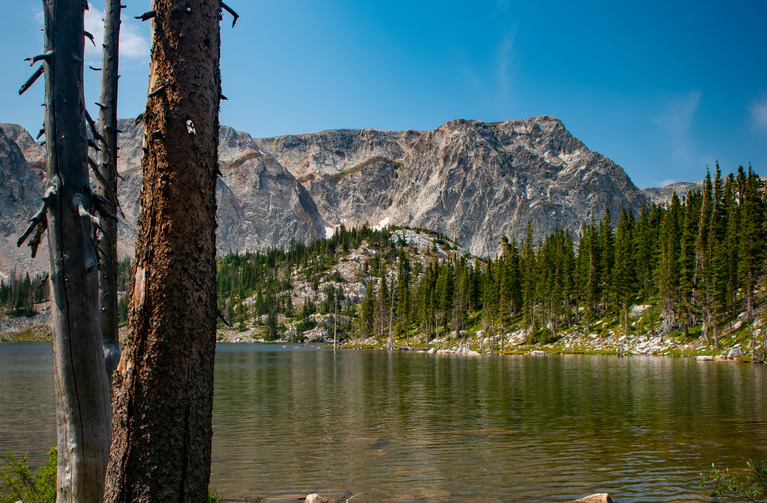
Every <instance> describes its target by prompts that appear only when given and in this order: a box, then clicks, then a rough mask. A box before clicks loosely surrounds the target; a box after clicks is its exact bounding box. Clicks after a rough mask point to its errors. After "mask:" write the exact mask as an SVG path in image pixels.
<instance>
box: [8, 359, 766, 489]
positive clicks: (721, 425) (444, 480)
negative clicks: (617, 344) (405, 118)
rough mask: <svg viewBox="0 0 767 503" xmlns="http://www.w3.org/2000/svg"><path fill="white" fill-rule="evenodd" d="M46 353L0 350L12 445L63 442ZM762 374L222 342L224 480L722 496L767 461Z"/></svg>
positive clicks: (638, 362)
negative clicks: (713, 479)
mask: <svg viewBox="0 0 767 503" xmlns="http://www.w3.org/2000/svg"><path fill="white" fill-rule="evenodd" d="M50 359H51V354H50V346H46V345H9V344H5V345H0V449H14V450H17V451H31V452H32V459H33V461H35V460H37V461H35V462H39V461H42V456H43V455H44V453H45V448H46V447H47V446H48V445H49V444H50V442H51V441H52V440H53V438H54V436H55V431H54V425H53V422H54V419H53V414H54V411H53V378H52V373H51V361H50ZM766 370H767V369H765V368H764V367H753V366H749V365H736V364H718V363H709V362H706V363H699V362H696V361H694V360H688V359H670V358H669V359H664V358H651V357H631V358H615V357H600V356H592V357H583V356H580V357H579V356H552V357H541V358H530V357H503V358H501V357H478V358H471V357H469V358H466V357H461V356H454V355H426V354H412V353H411V354H407V353H395V354H388V353H384V352H364V351H339V352H336V353H333V352H332V351H330V350H326V349H316V348H296V347H282V346H278V345H274V346H264V345H261V346H258V345H256V346H251V345H226V346H219V348H218V353H217V358H216V383H215V386H216V387H215V402H214V441H213V443H214V448H213V468H212V470H213V484H214V485H215V486H216V488H217V489H218V491H219V493H221V494H223V495H225V496H227V497H231V498H239V499H244V498H245V497H246V496H247V495H253V494H267V495H269V497H270V498H269V500H270V501H278V500H281V499H282V500H286V499H289V498H291V497H292V496H295V495H300V494H306V493H309V492H320V493H322V494H324V495H330V496H333V497H334V498H335V499H336V500H338V501H344V500H345V499H348V498H350V497H352V496H354V499H353V500H352V501H353V502H354V503H365V502H372V501H424V502H439V501H461V502H470V501H505V502H507V501H530V502H533V501H564V500H567V499H568V498H575V497H580V496H584V495H587V494H591V493H594V492H599V491H607V492H611V493H613V494H615V495H616V496H617V498H616V499H617V500H618V501H648V502H649V501H709V500H710V498H708V497H707V496H706V494H705V492H704V491H702V490H701V488H699V487H698V485H697V484H698V481H699V478H700V477H699V475H698V473H699V472H700V471H701V470H702V469H705V468H706V467H707V466H709V465H710V463H711V462H712V461H716V462H717V463H723V464H730V465H738V466H739V465H741V464H742V462H743V459H744V458H745V457H748V456H751V457H761V458H767V452H766V451H767V385H766V384H765V378H767V372H766Z"/></svg>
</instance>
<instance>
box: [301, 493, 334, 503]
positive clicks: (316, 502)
mask: <svg viewBox="0 0 767 503" xmlns="http://www.w3.org/2000/svg"><path fill="white" fill-rule="evenodd" d="M304 503H330V502H329V501H328V500H327V499H325V498H323V497H322V496H320V495H319V494H310V495H309V496H307V497H306V501H304Z"/></svg>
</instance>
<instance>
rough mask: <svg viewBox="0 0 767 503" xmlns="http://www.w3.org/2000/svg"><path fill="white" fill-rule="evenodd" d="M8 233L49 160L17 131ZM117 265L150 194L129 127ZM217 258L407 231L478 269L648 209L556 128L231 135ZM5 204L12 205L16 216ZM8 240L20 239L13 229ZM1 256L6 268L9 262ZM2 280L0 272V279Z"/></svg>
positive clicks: (35, 195)
mask: <svg viewBox="0 0 767 503" xmlns="http://www.w3.org/2000/svg"><path fill="white" fill-rule="evenodd" d="M2 128H3V132H4V133H3V136H2V137H0V148H2V150H1V151H0V169H3V170H4V171H3V173H7V176H3V180H0V183H5V184H6V185H7V188H3V190H2V192H1V194H2V198H3V199H2V201H1V202H0V204H3V205H5V206H3V208H2V209H3V210H4V211H3V212H2V216H3V221H2V222H3V224H2V225H4V227H2V230H3V232H5V233H6V235H10V234H12V233H13V232H17V231H16V230H14V229H18V228H20V227H22V226H23V220H24V219H25V218H28V216H29V215H30V214H31V213H30V212H34V206H35V205H36V204H37V201H38V200H39V194H40V191H41V190H42V184H41V170H42V166H43V163H44V150H43V149H42V147H40V145H39V144H37V143H35V141H34V140H33V139H32V138H31V136H30V135H29V134H28V133H26V132H25V131H24V130H23V129H21V128H20V127H18V126H2ZM119 128H120V130H121V131H122V132H121V134H120V136H119V145H120V150H119V163H118V164H119V166H118V168H119V171H120V173H121V177H122V178H121V179H120V180H119V182H118V186H119V190H118V192H119V195H120V203H121V208H122V213H123V215H124V217H122V216H121V222H120V231H119V241H120V245H119V248H120V253H121V254H122V255H132V250H133V246H134V244H135V239H136V227H137V225H138V224H137V222H138V213H139V204H138V202H139V195H140V191H141V180H142V177H141V158H142V156H143V153H144V146H143V142H144V138H143V136H144V131H143V125H142V124H141V123H138V124H136V123H135V121H133V120H122V121H120V124H119ZM219 159H220V171H221V176H220V178H219V182H218V188H217V193H218V228H217V247H218V252H219V255H225V254H227V253H229V252H243V251H247V250H250V251H255V250H262V251H263V250H267V249H270V248H274V247H283V248H287V247H289V246H290V244H291V243H292V242H304V243H308V242H311V241H313V240H315V239H319V238H321V237H324V236H326V235H328V234H330V233H332V232H333V229H334V228H335V227H336V226H339V225H342V224H343V225H345V226H346V227H347V228H348V227H353V226H359V225H362V224H364V223H367V224H368V225H371V226H375V225H380V224H384V225H387V224H388V225H405V226H411V227H422V228H427V229H431V230H435V231H438V232H441V233H443V234H446V235H447V236H449V237H451V238H454V239H455V240H457V241H458V242H459V243H461V244H462V245H463V246H464V248H466V249H467V250H468V251H470V252H471V253H473V254H476V255H480V256H493V255H495V253H496V252H497V250H498V243H499V242H500V240H501V237H502V236H504V235H505V236H508V237H509V238H514V239H516V240H517V241H521V240H522V239H524V235H525V230H526V226H527V223H528V222H530V223H531V225H532V228H533V232H534V235H535V237H536V238H541V237H543V236H545V235H547V234H548V233H550V232H552V231H553V230H554V229H556V228H566V229H569V230H571V231H574V232H576V231H577V230H578V229H579V227H580V225H581V223H582V222H583V221H584V220H586V219H590V218H591V217H592V216H593V217H594V218H596V219H600V218H602V216H603V215H604V213H605V210H609V211H610V213H611V215H612V217H613V219H614V222H617V219H618V216H619V215H620V212H621V210H622V209H624V208H626V209H630V210H632V211H638V210H639V209H640V208H641V205H642V204H643V203H647V202H648V201H649V197H648V195H646V194H643V193H642V192H640V191H639V190H638V189H637V187H636V186H635V185H634V184H633V183H632V182H631V180H630V179H629V177H628V176H627V175H626V173H625V172H624V171H623V170H622V169H621V168H620V166H618V165H617V164H615V163H614V162H612V161H611V160H609V159H607V158H606V157H604V156H602V155H601V154H599V153H597V152H594V151H591V150H589V149H588V148H587V147H586V146H585V145H584V144H583V143H582V142H581V141H579V140H578V139H576V138H574V137H573V136H572V135H571V134H570V133H569V132H568V131H567V130H566V129H565V127H564V125H563V124H562V123H561V122H560V121H559V120H558V119H556V118H554V117H549V116H540V117H534V118H531V119H527V120H521V121H506V122H498V123H492V124H489V123H483V122H479V121H466V120H456V121H452V122H448V123H447V124H444V125H443V126H441V127H439V128H437V129H436V130H434V131H412V130H408V131H379V130H374V129H358V130H333V131H323V132H319V133H311V134H304V135H291V136H280V137H274V138H260V139H253V138H251V137H250V135H248V134H247V133H244V132H240V131H235V130H234V129H232V128H229V127H226V126H222V127H221V129H220V131H219ZM9 197H13V198H15V200H14V201H15V202H14V201H11V200H10V199H9ZM11 227H12V228H11ZM6 241H7V243H6V242H4V244H3V250H2V254H4V255H3V256H2V257H0V258H2V262H0V267H7V265H4V264H12V263H15V262H14V261H16V262H18V261H19V260H21V258H20V257H21V255H22V254H10V252H9V250H10V248H11V246H10V244H9V243H10V238H9V239H6ZM0 270H4V269H1V268H0Z"/></svg>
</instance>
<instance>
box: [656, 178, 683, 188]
mask: <svg viewBox="0 0 767 503" xmlns="http://www.w3.org/2000/svg"><path fill="white" fill-rule="evenodd" d="M678 181H679V180H677V179H676V178H666V179H665V180H661V181H660V182H658V187H665V186H666V185H671V184H672V183H676V182H678Z"/></svg>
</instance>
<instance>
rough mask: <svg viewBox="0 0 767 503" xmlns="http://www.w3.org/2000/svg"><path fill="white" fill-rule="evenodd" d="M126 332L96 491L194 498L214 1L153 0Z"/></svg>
mask: <svg viewBox="0 0 767 503" xmlns="http://www.w3.org/2000/svg"><path fill="white" fill-rule="evenodd" d="M154 10H155V12H156V16H155V18H154V33H153V43H152V63H151V73H150V80H149V97H148V99H147V109H146V112H145V114H144V121H145V124H146V134H145V153H144V160H143V170H144V182H143V188H142V191H141V213H140V230H139V239H138V242H137V245H136V257H135V258H136V260H135V265H134V275H133V284H132V287H131V307H130V309H129V317H128V323H129V328H130V335H129V338H128V341H127V343H126V345H125V348H124V349H123V354H122V357H121V359H120V364H119V366H118V368H117V371H116V372H115V374H114V376H113V388H114V391H113V397H114V398H113V407H114V419H113V442H112V450H111V453H110V462H109V468H108V471H107V490H106V497H105V501H107V502H125V503H128V502H131V503H133V502H149V501H152V502H158V501H175V502H201V501H205V500H206V496H207V490H208V482H209V478H210V451H211V437H212V427H211V421H212V408H213V360H214V356H215V343H216V318H217V314H216V313H217V311H216V244H215V236H216V234H215V232H216V220H215V217H216V199H215V197H216V193H215V188H216V174H217V172H218V164H217V162H218V155H217V150H218V107H219V98H220V77H219V46H220V39H219V26H218V23H219V10H220V2H218V1H205V0H185V1H183V2H182V1H179V0H156V1H155V5H154Z"/></svg>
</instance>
